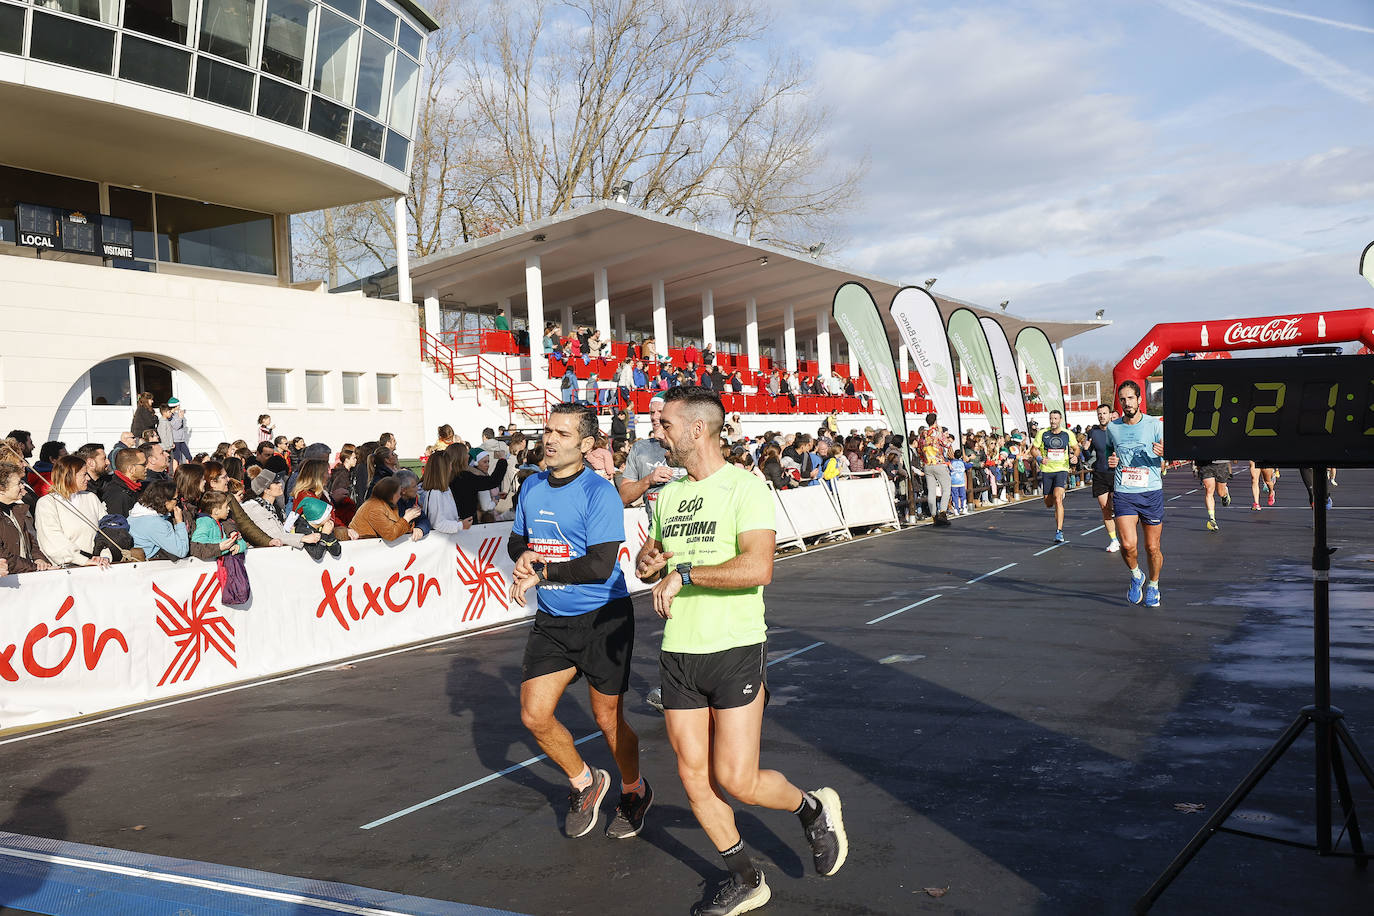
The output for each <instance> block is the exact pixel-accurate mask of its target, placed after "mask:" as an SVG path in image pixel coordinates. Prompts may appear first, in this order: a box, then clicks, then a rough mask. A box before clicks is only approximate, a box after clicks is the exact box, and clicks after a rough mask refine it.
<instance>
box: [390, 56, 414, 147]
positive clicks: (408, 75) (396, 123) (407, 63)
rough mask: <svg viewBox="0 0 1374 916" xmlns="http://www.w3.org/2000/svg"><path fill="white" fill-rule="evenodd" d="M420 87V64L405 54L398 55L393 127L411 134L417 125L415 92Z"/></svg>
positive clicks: (393, 97)
mask: <svg viewBox="0 0 1374 916" xmlns="http://www.w3.org/2000/svg"><path fill="white" fill-rule="evenodd" d="M419 88H420V65H419V64H417V63H415V62H414V61H413V60H411V59H410V58H408V57H406V56H405V55H403V54H397V55H396V77H395V79H394V80H393V81H392V91H391V119H390V124H391V127H392V129H394V130H399V131H400V132H401V133H403V134H405V135H406V136H410V132H411V130H412V129H413V128H414V126H415V93H416V92H417V91H418V90H419Z"/></svg>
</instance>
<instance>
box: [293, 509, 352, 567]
mask: <svg viewBox="0 0 1374 916" xmlns="http://www.w3.org/2000/svg"><path fill="white" fill-rule="evenodd" d="M291 530H292V532H293V533H295V534H298V535H300V537H301V547H303V548H304V549H305V552H306V553H308V554H309V555H310V559H312V560H314V561H315V562H317V563H318V562H319V561H320V560H323V559H324V555H325V554H326V553H328V554H329V555H330V556H331V557H337V556H338V555H339V554H340V553H342V552H343V548H342V547H340V546H339V538H338V536H337V535H335V534H334V532H332V531H331V532H330V533H329V534H325V533H324V532H323V531H320V530H319V529H318V528H316V527H315V526H314V525H312V524H310V523H309V522H307V521H306V520H305V517H304V516H302V515H297V516H296V519H295V521H294V522H292V525H291ZM307 534H319V536H320V539H319V540H318V541H316V542H315V543H313V544H307V543H306V542H305V536H306V535H307Z"/></svg>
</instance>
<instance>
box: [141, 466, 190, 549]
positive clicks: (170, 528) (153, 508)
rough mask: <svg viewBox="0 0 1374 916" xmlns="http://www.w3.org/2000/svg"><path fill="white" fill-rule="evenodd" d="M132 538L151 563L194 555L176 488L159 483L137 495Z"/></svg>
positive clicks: (153, 483) (151, 485)
mask: <svg viewBox="0 0 1374 916" xmlns="http://www.w3.org/2000/svg"><path fill="white" fill-rule="evenodd" d="M129 534H131V535H133V538H134V546H135V547H137V548H139V549H140V550H142V551H143V555H144V556H145V557H147V558H148V559H149V560H180V559H183V558H184V557H187V556H189V555H190V553H191V537H190V534H189V533H188V532H187V530H186V522H185V520H184V519H183V518H182V515H181V505H180V504H179V503H178V501H177V488H176V484H174V483H172V482H171V481H170V480H156V481H154V482H152V483H150V484H147V485H146V486H144V487H143V489H142V490H141V491H140V492H139V494H138V502H137V503H135V504H134V507H133V509H131V510H130V511H129Z"/></svg>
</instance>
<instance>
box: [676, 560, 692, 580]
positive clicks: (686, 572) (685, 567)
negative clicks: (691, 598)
mask: <svg viewBox="0 0 1374 916" xmlns="http://www.w3.org/2000/svg"><path fill="white" fill-rule="evenodd" d="M677 574H678V575H679V576H681V577H682V584H683V585H691V584H692V564H691V563H679V564H677Z"/></svg>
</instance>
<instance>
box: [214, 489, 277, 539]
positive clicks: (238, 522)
mask: <svg viewBox="0 0 1374 916" xmlns="http://www.w3.org/2000/svg"><path fill="white" fill-rule="evenodd" d="M229 520H230V521H232V522H233V523H234V530H236V531H238V533H239V534H241V535H243V539H242V540H240V541H239V543H240V544H245V547H270V546H272V538H271V536H270V535H268V534H267V532H265V531H263V530H262V529H261V528H259V527H258V525H257V523H256V522H254V521H253V520H252V519H251V518H249V517H248V513H247V512H246V511H245V510H244V508H243V505H242V504H241V503H240V502H239V501H238V500H237V499H231V500H230V501H229ZM224 528H225V530H226V531H227V530H229V525H228V523H227V522H226V524H225V526H224ZM245 542H246V543H245Z"/></svg>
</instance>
